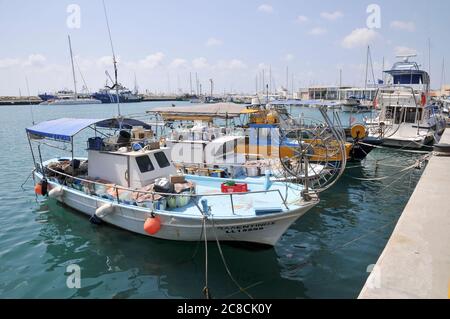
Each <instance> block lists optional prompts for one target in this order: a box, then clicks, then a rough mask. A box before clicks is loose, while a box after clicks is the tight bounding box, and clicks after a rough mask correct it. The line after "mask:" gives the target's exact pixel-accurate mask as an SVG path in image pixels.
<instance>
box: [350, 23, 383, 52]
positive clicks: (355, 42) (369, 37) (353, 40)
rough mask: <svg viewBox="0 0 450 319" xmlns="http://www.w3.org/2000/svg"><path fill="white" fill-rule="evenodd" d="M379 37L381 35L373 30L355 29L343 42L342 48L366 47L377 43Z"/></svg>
mask: <svg viewBox="0 0 450 319" xmlns="http://www.w3.org/2000/svg"><path fill="white" fill-rule="evenodd" d="M379 36H380V35H379V34H378V33H377V32H376V31H375V30H373V29H367V28H360V29H355V30H353V31H352V32H351V33H350V34H349V35H347V36H346V37H345V38H344V40H342V46H343V47H344V48H347V49H351V48H354V47H358V46H366V45H368V44H370V43H372V42H373V41H375V40H376V39H377V38H378V37H379Z"/></svg>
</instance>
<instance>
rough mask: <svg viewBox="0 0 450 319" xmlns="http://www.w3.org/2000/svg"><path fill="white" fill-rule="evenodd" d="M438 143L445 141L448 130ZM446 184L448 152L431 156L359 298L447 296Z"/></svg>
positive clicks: (449, 207) (449, 220) (449, 217)
mask: <svg viewBox="0 0 450 319" xmlns="http://www.w3.org/2000/svg"><path fill="white" fill-rule="evenodd" d="M439 144H440V145H443V146H445V144H450V129H446V131H445V132H444V135H443V136H442V138H441V141H440V143H439ZM435 149H437V148H435ZM449 186H450V154H447V155H445V154H440V155H435V156H433V157H432V158H431V159H430V161H429V163H428V165H427V167H426V168H425V170H424V172H423V175H422V177H421V178H420V181H419V183H418V184H417V186H416V189H415V191H414V193H413V195H412V196H411V198H410V200H409V202H408V204H407V206H406V207H405V209H404V211H403V213H402V215H401V217H400V219H399V221H398V223H397V225H396V227H395V229H394V232H393V233H392V235H391V237H390V239H389V241H388V243H387V245H386V247H385V249H384V251H383V252H382V254H381V256H380V257H379V259H378V262H377V263H376V265H375V266H374V267H373V270H372V272H371V274H370V276H369V278H368V280H367V282H366V284H365V285H364V287H363V289H362V291H361V293H360V295H359V299H447V298H449V299H450V200H449V198H450V192H449Z"/></svg>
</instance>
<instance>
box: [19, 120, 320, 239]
mask: <svg viewBox="0 0 450 319" xmlns="http://www.w3.org/2000/svg"><path fill="white" fill-rule="evenodd" d="M85 129H86V130H87V129H91V132H93V137H91V138H89V139H88V149H87V157H75V156H74V137H75V136H76V135H77V134H79V133H80V132H81V131H84V130H85ZM26 131H27V135H28V139H29V142H30V147H31V151H32V154H33V159H34V162H35V170H34V177H35V180H36V188H35V190H36V192H37V193H38V194H44V195H45V194H48V196H49V197H51V198H54V199H56V200H57V201H59V202H61V203H64V204H65V205H67V206H69V207H71V208H73V209H76V210H78V211H80V212H82V213H84V214H86V215H87V216H88V217H90V219H91V221H93V222H99V221H101V222H105V223H108V224H111V225H114V226H117V227H120V228H123V229H126V230H128V231H131V232H134V233H138V234H142V235H146V236H152V237H155V238H161V239H168V240H180V241H198V240H204V239H205V238H206V239H207V240H215V239H216V238H217V239H218V240H223V241H242V242H252V243H259V244H266V245H275V243H276V242H277V241H278V239H279V238H280V236H281V235H282V234H283V233H284V232H285V231H286V229H287V228H289V226H290V225H291V224H292V223H293V222H295V221H296V220H297V219H298V218H300V217H301V216H303V215H304V214H305V213H306V212H307V211H308V210H310V209H311V208H312V207H314V206H315V205H316V204H317V203H318V202H319V199H318V195H317V193H316V192H315V191H313V190H311V189H309V188H308V187H307V186H308V185H307V184H306V186H305V185H299V184H293V183H287V182H273V181H271V180H270V172H269V171H267V172H266V174H265V175H264V176H260V177H253V178H244V179H242V180H237V179H234V180H229V179H228V180H227V179H223V178H214V177H206V176H193V175H178V174H177V172H176V168H175V166H174V165H173V163H172V162H171V160H170V159H171V150H170V148H165V147H162V148H161V147H160V146H159V143H155V142H151V140H150V137H151V136H152V131H151V130H150V126H149V125H148V124H145V123H142V122H140V121H137V120H133V119H125V118H114V119H102V120H98V119H67V118H63V119H57V120H51V121H46V122H42V123H40V124H37V125H35V126H33V127H30V128H28V129H26ZM84 132H85V131H84ZM117 132H120V133H119V134H117ZM49 141H50V142H49ZM35 144H37V145H38V147H37V153H38V154H37V155H36V154H35V153H36V147H35ZM60 144H63V145H62V148H61V149H67V145H69V146H70V147H69V148H70V152H71V156H70V157H65V158H64V157H56V158H53V159H49V160H45V161H43V160H42V159H41V158H42V153H41V147H43V146H45V145H50V146H52V147H57V148H58V145H60Z"/></svg>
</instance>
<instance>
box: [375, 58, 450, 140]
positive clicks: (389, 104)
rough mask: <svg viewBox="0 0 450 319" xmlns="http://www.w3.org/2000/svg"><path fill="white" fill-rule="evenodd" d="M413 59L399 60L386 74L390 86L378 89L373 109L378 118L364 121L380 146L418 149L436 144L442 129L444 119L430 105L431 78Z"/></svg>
mask: <svg viewBox="0 0 450 319" xmlns="http://www.w3.org/2000/svg"><path fill="white" fill-rule="evenodd" d="M412 57H415V55H408V56H399V58H402V61H399V62H397V63H395V64H394V66H393V67H392V69H391V70H389V71H385V72H386V73H387V74H388V76H390V77H391V80H390V84H388V85H386V86H384V87H380V88H379V89H378V91H377V93H376V96H375V100H374V107H375V108H376V109H378V110H379V115H378V117H377V118H375V119H372V120H367V121H366V124H367V125H368V127H369V132H370V136H372V137H377V138H378V137H380V138H382V139H383V145H385V146H390V147H399V148H410V149H420V148H422V147H425V146H427V145H429V144H431V143H433V142H434V141H436V140H439V137H440V136H439V134H442V130H443V128H444V127H445V126H444V125H445V124H444V121H443V117H442V116H441V115H440V113H439V110H437V109H436V108H435V107H434V106H433V105H432V104H431V103H430V102H431V99H430V95H429V93H430V77H429V75H428V73H427V72H426V71H423V70H421V69H420V68H419V65H418V64H417V63H416V62H411V61H410V60H409V59H410V58H412Z"/></svg>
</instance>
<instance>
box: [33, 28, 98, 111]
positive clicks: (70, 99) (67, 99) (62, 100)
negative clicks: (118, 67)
mask: <svg viewBox="0 0 450 319" xmlns="http://www.w3.org/2000/svg"><path fill="white" fill-rule="evenodd" d="M68 39H69V50H70V61H71V65H72V76H73V85H74V89H75V91H74V92H73V95H64V96H59V97H57V98H52V99H48V100H46V101H44V102H42V103H41V105H83V104H101V103H102V102H101V101H99V100H96V99H93V98H91V97H83V98H79V96H78V93H77V80H76V77H75V66H74V63H73V54H72V43H71V41H70V36H68Z"/></svg>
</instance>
